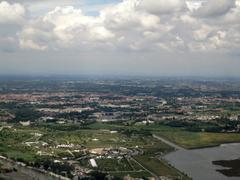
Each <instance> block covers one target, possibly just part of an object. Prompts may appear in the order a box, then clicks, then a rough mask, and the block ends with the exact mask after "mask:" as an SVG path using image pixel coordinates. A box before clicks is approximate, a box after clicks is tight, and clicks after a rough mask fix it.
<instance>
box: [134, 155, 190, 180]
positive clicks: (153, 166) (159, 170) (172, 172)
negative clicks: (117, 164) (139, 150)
mask: <svg viewBox="0 0 240 180" xmlns="http://www.w3.org/2000/svg"><path fill="white" fill-rule="evenodd" d="M134 158H135V159H136V160H137V161H138V162H139V163H141V164H142V165H143V166H144V167H145V168H147V169H148V170H150V171H151V172H153V173H154V174H156V175H158V176H167V177H171V178H173V179H177V178H179V179H189V178H188V177H186V176H184V175H183V174H182V173H181V172H179V171H178V170H176V169H175V168H173V167H171V166H169V165H168V164H166V163H165V162H164V161H160V160H159V159H157V158H156V157H151V156H146V155H139V156H136V157H134Z"/></svg>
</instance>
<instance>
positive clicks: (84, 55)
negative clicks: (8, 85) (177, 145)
mask: <svg viewBox="0 0 240 180" xmlns="http://www.w3.org/2000/svg"><path fill="white" fill-rule="evenodd" d="M239 69H240V0H168V1H166V0H8V1H6V0H5V1H2V0H0V74H9V75H11V74H13V75H16V74H24V75H26V74H33V75H34V74H36V75H57V74H61V75H63V74H66V75H81V74H84V75H88V74H89V75H134V76H135V75H141V76H221V77H222V76H234V77H240V70H239Z"/></svg>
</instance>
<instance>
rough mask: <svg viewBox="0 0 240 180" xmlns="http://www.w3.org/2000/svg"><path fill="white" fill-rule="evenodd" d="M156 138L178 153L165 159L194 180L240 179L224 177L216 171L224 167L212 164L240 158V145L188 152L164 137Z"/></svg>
mask: <svg viewBox="0 0 240 180" xmlns="http://www.w3.org/2000/svg"><path fill="white" fill-rule="evenodd" d="M155 138H158V139H159V140H161V141H163V142H165V143H167V144H168V145H170V146H172V147H174V148H175V149H176V151H174V152H171V153H169V154H167V155H165V156H164V159H165V160H167V161H168V162H169V163H170V164H171V165H173V166H174V167H175V168H177V169H179V170H180V171H182V172H184V173H186V174H187V175H188V176H190V177H191V178H193V180H239V179H240V177H227V176H224V175H223V174H221V173H219V172H217V171H216V170H217V169H224V167H222V166H217V165H213V164H212V161H217V160H233V159H238V158H240V143H232V144H222V145H220V146H217V147H211V148H203V149H194V150H187V149H184V148H182V147H180V146H178V145H176V144H174V143H172V142H169V141H168V140H166V139H163V138H162V137H158V136H155ZM225 169H226V168H225Z"/></svg>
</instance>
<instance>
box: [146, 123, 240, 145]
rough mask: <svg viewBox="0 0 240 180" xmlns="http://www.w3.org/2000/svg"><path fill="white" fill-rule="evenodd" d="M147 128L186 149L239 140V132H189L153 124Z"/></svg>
mask: <svg viewBox="0 0 240 180" xmlns="http://www.w3.org/2000/svg"><path fill="white" fill-rule="evenodd" d="M149 129H150V130H151V131H152V133H154V134H156V135H159V136H162V137H164V138H166V139H168V140H169V141H172V142H174V143H176V144H178V145H180V146H182V147H184V148H188V149H193V148H203V147H209V146H218V145H220V144H223V143H233V142H240V133H208V132H189V131H185V130H184V129H181V128H172V127H167V126H155V127H149Z"/></svg>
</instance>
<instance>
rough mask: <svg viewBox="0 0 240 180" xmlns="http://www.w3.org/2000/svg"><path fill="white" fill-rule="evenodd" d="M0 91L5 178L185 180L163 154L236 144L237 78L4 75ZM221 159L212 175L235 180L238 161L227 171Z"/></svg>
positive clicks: (239, 126)
mask: <svg viewBox="0 0 240 180" xmlns="http://www.w3.org/2000/svg"><path fill="white" fill-rule="evenodd" d="M0 86H1V89H0V91H1V95H0V107H1V113H0V120H1V129H0V134H1V136H0V137H1V140H0V143H1V148H0V153H1V160H0V161H2V162H4V164H2V166H1V167H2V170H1V172H2V173H3V177H5V176H6V177H8V176H11V174H12V176H20V177H21V176H23V177H22V179H27V178H30V177H31V176H30V177H28V176H26V172H25V171H29V170H31V171H33V172H34V173H42V174H44V175H45V176H46V177H48V176H49V178H50V177H51V178H52V179H54V178H60V179H64V178H72V179H84V178H90V179H91V178H93V177H95V178H97V179H98V178H110V179H118V178H120V179H121V178H126V179H132V178H138V179H141V178H151V179H191V178H196V177H195V176H196V175H197V174H194V173H193V175H194V177H191V176H190V173H189V172H185V171H182V170H181V169H178V167H177V166H175V164H174V163H171V161H169V160H168V159H167V158H166V157H165V156H166V155H168V154H171V152H174V151H176V152H178V151H179V148H180V149H186V150H187V149H188V150H191V149H200V148H211V147H217V146H219V145H220V144H224V143H234V142H239V141H240V134H239V131H240V113H239V112H240V93H239V90H240V82H239V80H235V79H232V80H218V79H213V80H205V79H202V78H195V79H194V78H193V79H184V78H182V79H176V78H160V79H159V78H122V79H121V78H120V79H112V78H105V79H104V78H97V77H91V78H86V77H82V78H81V77H77V78H71V77H69V78H65V79H62V78H61V77H49V78H41V77H39V78H32V79H31V78H30V79H29V78H28V79H24V77H22V79H21V78H20V79H19V78H18V79H17V80H15V79H14V78H11V77H10V78H9V80H8V81H5V80H1V82H0ZM172 143H174V145H172ZM236 148H239V146H237V147H236ZM238 155H239V154H238ZM222 160H223V159H218V161H213V162H211V163H212V164H215V163H216V164H220V165H222V168H218V169H217V170H216V171H218V172H220V173H221V174H222V175H223V176H226V177H228V176H229V177H232V176H236V177H238V176H239V162H240V161H239V160H238V157H236V159H235V160H234V161H233V162H232V163H226V164H229V167H232V166H233V167H232V169H225V168H224V167H225V166H226V165H225V163H224V161H223V162H222ZM15 161H16V162H17V165H14V166H13V165H12V164H15ZM5 162H7V164H10V166H6V165H5ZM15 166H16V167H15ZM19 166H20V167H21V168H24V169H25V168H27V169H28V170H24V169H22V170H19V171H18V167H19ZM13 167H14V168H13ZM15 168H16V169H15ZM36 170H37V171H36ZM9 171H10V175H8V174H9ZM15 171H16V172H15ZM35 171H36V172H35ZM4 172H5V173H6V175H5V173H4ZM34 173H33V174H34ZM220 173H219V174H220ZM30 174H31V173H30ZM24 176H26V177H24ZM46 177H45V178H46ZM200 179H201V178H200Z"/></svg>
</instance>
